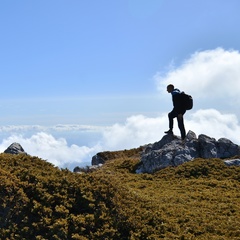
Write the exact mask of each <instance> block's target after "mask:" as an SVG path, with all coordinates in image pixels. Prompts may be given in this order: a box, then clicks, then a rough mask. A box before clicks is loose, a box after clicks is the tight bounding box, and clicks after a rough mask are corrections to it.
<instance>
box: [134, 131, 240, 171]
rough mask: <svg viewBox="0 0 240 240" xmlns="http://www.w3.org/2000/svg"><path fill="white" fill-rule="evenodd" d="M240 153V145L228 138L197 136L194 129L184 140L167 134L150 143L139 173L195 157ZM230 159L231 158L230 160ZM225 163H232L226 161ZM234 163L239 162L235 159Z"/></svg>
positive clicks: (220, 156) (213, 156)
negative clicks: (217, 138)
mask: <svg viewBox="0 0 240 240" xmlns="http://www.w3.org/2000/svg"><path fill="white" fill-rule="evenodd" d="M237 155H240V146H238V145H237V144H234V143H232V142H231V141H230V140H228V139H226V138H220V139H219V140H218V141H216V139H214V138H211V137H208V136H206V135H204V134H201V135H199V137H198V138H197V137H196V134H195V133H194V132H192V131H189V132H188V133H187V136H186V138H185V140H184V141H182V140H181V139H180V138H179V137H177V136H174V135H165V136H163V138H162V139H161V140H160V141H159V142H156V143H154V144H151V145H148V147H147V148H146V149H145V151H144V152H143V153H142V156H141V163H140V165H139V168H138V169H137V171H136V172H137V173H153V172H155V171H157V170H159V169H162V168H165V167H168V166H178V165H180V164H183V163H184V162H188V161H191V160H193V159H195V158H223V159H226V158H231V157H234V156H237ZM229 161H230V160H229ZM225 164H230V163H229V162H226V161H225ZM231 164H233V163H232V162H231ZM234 164H235V165H236V164H238V161H235V162H234Z"/></svg>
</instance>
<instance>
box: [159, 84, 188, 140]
mask: <svg viewBox="0 0 240 240" xmlns="http://www.w3.org/2000/svg"><path fill="white" fill-rule="evenodd" d="M167 91H168V93H171V94H172V101H173V110H172V111H171V112H170V113H168V119H169V130H168V131H166V132H164V133H166V134H173V119H174V118H175V117H176V118H177V121H178V127H179V129H180V132H181V138H182V139H183V140H184V139H185V137H186V131H185V127H184V121H183V115H184V113H185V112H186V109H185V107H184V103H183V100H182V95H181V92H180V91H179V89H177V88H174V86H173V85H172V84H169V85H168V86H167Z"/></svg>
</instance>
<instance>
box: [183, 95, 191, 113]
mask: <svg viewBox="0 0 240 240" xmlns="http://www.w3.org/2000/svg"><path fill="white" fill-rule="evenodd" d="M181 95H182V100H183V105H184V108H185V109H186V110H190V109H192V108H193V99H192V96H191V95H188V94H186V93H185V92H181Z"/></svg>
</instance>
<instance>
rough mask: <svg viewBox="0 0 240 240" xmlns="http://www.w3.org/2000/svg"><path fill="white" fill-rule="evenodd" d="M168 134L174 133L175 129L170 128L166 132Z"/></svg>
mask: <svg viewBox="0 0 240 240" xmlns="http://www.w3.org/2000/svg"><path fill="white" fill-rule="evenodd" d="M164 133H166V134H173V131H172V130H171V129H169V130H168V131H166V132H164Z"/></svg>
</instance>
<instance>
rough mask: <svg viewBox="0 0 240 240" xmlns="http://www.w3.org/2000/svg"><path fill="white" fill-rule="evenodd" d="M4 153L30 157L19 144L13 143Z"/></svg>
mask: <svg viewBox="0 0 240 240" xmlns="http://www.w3.org/2000/svg"><path fill="white" fill-rule="evenodd" d="M4 153H10V154H25V155H28V154H27V153H26V152H25V151H24V149H23V148H22V146H21V145H20V144H19V143H16V142H15V143H12V144H11V145H10V146H9V147H8V148H7V149H6V150H5V151H4Z"/></svg>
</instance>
